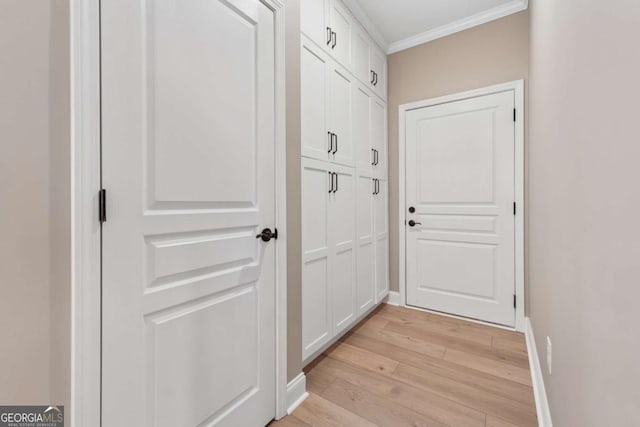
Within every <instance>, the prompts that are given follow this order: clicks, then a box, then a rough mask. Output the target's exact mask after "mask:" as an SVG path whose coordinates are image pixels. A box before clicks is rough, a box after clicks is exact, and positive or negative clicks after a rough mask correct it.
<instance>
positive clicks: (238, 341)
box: [101, 0, 276, 427]
mask: <svg viewBox="0 0 640 427" xmlns="http://www.w3.org/2000/svg"><path fill="white" fill-rule="evenodd" d="M101 17H102V165H103V186H104V187H105V188H107V190H108V193H107V194H108V204H109V206H116V207H117V209H115V208H114V209H110V210H109V213H108V218H107V222H106V223H105V224H104V226H103V234H102V236H103V241H102V244H103V257H102V259H103V278H102V306H103V317H102V348H103V353H102V425H103V426H105V427H110V426H122V425H131V426H176V425H185V426H191V425H193V426H195V425H201V424H202V423H207V425H220V426H237V425H264V424H266V423H267V422H268V421H269V420H271V419H272V418H273V417H274V416H275V415H276V413H275V412H276V409H275V403H276V402H275V395H274V390H275V383H276V378H275V372H276V369H275V367H276V360H275V333H276V330H275V303H276V292H275V285H276V259H275V252H276V249H275V248H276V247H275V244H276V243H275V241H273V240H272V241H271V242H268V243H267V242H262V241H261V240H259V239H256V233H257V232H259V231H260V230H261V229H262V228H263V227H271V228H272V229H273V227H274V226H276V224H275V221H276V216H275V212H276V206H275V203H276V202H275V201H276V194H275V166H274V165H275V157H276V156H275V152H276V146H275V135H276V129H275V127H276V119H275V113H274V110H275V108H274V104H275V102H276V87H275V82H276V79H275V75H274V72H275V59H274V58H275V47H274V40H275V37H274V33H275V28H274V11H273V10H272V9H270V8H269V7H267V6H266V5H265V4H264V3H262V2H259V1H252V0H247V1H235V0H229V1H224V2H222V1H211V2H186V3H185V2H178V1H175V0H174V1H164V2H125V1H115V0H111V1H103V2H102V15H101ZM178 17H179V19H178ZM205 52H206V54H205ZM221 58H224V60H223V59H221ZM221 63H224V64H225V66H224V67H221V66H220V64H221ZM221 101H222V102H221ZM123 414H126V418H125V421H124V422H125V423H126V424H123V418H122V415H123Z"/></svg>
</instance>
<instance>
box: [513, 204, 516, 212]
mask: <svg viewBox="0 0 640 427" xmlns="http://www.w3.org/2000/svg"><path fill="white" fill-rule="evenodd" d="M513 214H514V215H515V214H516V202H513Z"/></svg>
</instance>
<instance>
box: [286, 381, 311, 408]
mask: <svg viewBox="0 0 640 427" xmlns="http://www.w3.org/2000/svg"><path fill="white" fill-rule="evenodd" d="M307 397H309V393H308V392H307V377H305V375H304V372H300V373H299V374H298V376H297V377H295V378H294V379H292V380H291V381H289V384H287V415H291V414H292V413H293V411H295V410H296V408H297V407H298V406H300V404H302V402H304V401H305V399H306V398H307Z"/></svg>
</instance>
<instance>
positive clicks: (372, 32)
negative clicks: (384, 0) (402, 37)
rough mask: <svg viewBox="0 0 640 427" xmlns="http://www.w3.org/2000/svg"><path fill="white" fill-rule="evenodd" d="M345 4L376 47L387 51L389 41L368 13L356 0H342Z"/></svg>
mask: <svg viewBox="0 0 640 427" xmlns="http://www.w3.org/2000/svg"><path fill="white" fill-rule="evenodd" d="M303 1H304V0H303ZM342 1H343V2H344V4H345V6H347V9H349V10H350V11H351V14H352V15H353V17H354V18H356V19H357V20H358V22H359V23H360V25H362V26H363V27H364V29H365V30H366V31H367V33H369V36H371V38H372V39H373V41H375V42H376V44H377V45H378V47H380V49H382V51H383V52H387V50H388V49H389V42H388V41H387V39H385V38H384V36H383V35H382V33H381V32H380V30H379V29H378V27H377V26H376V24H374V23H373V21H372V20H371V18H369V15H367V13H366V12H365V11H364V9H362V7H361V6H360V3H358V0H342Z"/></svg>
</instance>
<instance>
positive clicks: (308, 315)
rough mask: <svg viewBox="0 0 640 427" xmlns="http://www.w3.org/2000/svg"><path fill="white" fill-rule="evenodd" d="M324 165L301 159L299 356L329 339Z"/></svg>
mask: <svg viewBox="0 0 640 427" xmlns="http://www.w3.org/2000/svg"><path fill="white" fill-rule="evenodd" d="M326 166H327V163H324V162H320V161H317V160H311V159H302V219H303V221H302V356H303V358H307V357H309V356H310V355H311V354H313V352H315V351H317V350H318V349H320V348H321V347H322V346H323V345H324V344H325V343H326V342H327V341H328V340H329V339H331V337H332V335H331V333H332V332H331V331H332V327H331V290H330V288H329V283H330V277H331V273H330V261H329V253H330V240H329V190H330V188H331V179H332V175H331V174H330V173H329V171H328V169H327V167H326Z"/></svg>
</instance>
